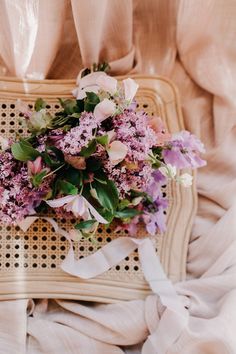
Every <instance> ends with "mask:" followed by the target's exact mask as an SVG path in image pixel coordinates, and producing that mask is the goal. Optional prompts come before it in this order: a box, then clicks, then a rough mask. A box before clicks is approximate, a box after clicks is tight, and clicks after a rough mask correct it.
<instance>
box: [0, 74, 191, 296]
mask: <svg viewBox="0 0 236 354" xmlns="http://www.w3.org/2000/svg"><path fill="white" fill-rule="evenodd" d="M133 78H134V79H135V80H137V82H138V83H139V85H140V88H139V91H138V94H137V101H138V105H139V108H140V109H144V110H145V111H146V112H148V113H149V114H150V115H158V116H160V117H162V119H163V120H164V121H165V123H166V125H167V128H168V130H169V131H170V132H177V131H179V130H181V129H184V125H183V119H182V116H181V111H180V104H179V98H178V93H177V90H176V88H175V87H174V85H173V84H172V83H171V82H170V81H169V80H167V79H165V78H161V77H148V76H133ZM119 79H122V78H119ZM74 86H75V82H74V81H71V80H66V81H65V80H63V81H59V80H44V81H28V80H27V81H24V80H17V79H11V78H0V117H1V118H0V134H1V135H7V136H9V137H15V133H16V132H20V133H22V127H21V126H20V125H19V124H18V117H19V113H18V112H17V110H16V108H15V102H16V100H17V99H18V98H20V99H21V100H24V101H26V102H27V103H29V104H32V103H33V101H34V100H35V99H36V98H37V97H42V98H44V99H45V100H46V101H47V102H48V106H47V108H48V110H50V111H52V112H55V111H57V110H58V109H59V105H58V101H57V98H58V97H64V98H69V97H70V96H71V90H72V88H73V87H74ZM164 193H166V195H167V196H168V198H169V199H170V207H169V209H168V212H167V217H168V225H167V232H166V233H165V234H164V235H157V236H156V237H155V246H156V251H157V252H158V254H159V257H160V260H161V263H162V265H163V267H164V270H165V272H166V273H167V275H168V276H169V278H170V279H171V280H172V281H174V282H176V281H179V280H183V279H184V278H185V266H186V256H187V247H188V242H189V235H190V231H191V226H192V221H193V217H194V215H195V211H196V190H195V186H194V185H193V186H192V188H189V189H184V188H182V187H180V186H179V185H178V186H176V185H175V184H169V185H168V186H167V187H166V190H165V191H164ZM73 222H74V220H70V221H68V220H63V219H62V220H60V225H62V226H63V227H65V228H66V229H69V228H70V226H71V223H73ZM0 230H1V231H0V239H1V242H0V299H16V298H29V297H34V298H67V299H81V300H91V301H100V302H104V303H105V302H108V303H109V302H115V301H120V300H132V299H138V298H145V297H146V296H147V295H148V294H149V293H150V292H151V291H150V289H149V287H148V285H147V283H146V282H145V280H144V278H143V275H142V271H141V269H140V266H139V259H138V254H137V253H136V252H133V254H131V255H130V256H129V257H127V258H126V259H125V260H123V261H122V262H121V263H120V264H119V265H117V266H116V267H113V268H112V269H110V270H109V271H108V272H106V273H104V274H102V275H101V276H99V277H97V278H95V279H91V280H87V281H84V280H81V279H79V278H76V277H73V276H70V275H68V274H66V273H64V272H63V271H62V270H61V269H60V263H61V262H62V260H63V259H64V258H65V255H66V254H67V251H68V247H69V246H68V242H67V241H66V239H65V238H64V237H61V236H59V235H57V234H55V233H54V231H53V229H52V228H51V225H50V224H48V223H47V222H46V221H44V220H39V221H37V222H35V224H34V225H32V226H31V228H30V229H29V231H28V232H27V233H23V232H22V231H21V230H20V229H19V228H18V227H16V228H13V227H5V226H1V227H0ZM140 233H142V232H141V230H140ZM139 236H140V235H139ZM115 237H117V236H116V235H114V233H113V230H112V229H107V230H105V229H103V228H100V229H98V235H97V244H95V245H94V244H91V243H90V242H89V241H82V242H81V243H80V244H79V245H78V248H77V247H76V250H75V251H76V253H77V257H78V258H81V257H86V256H87V255H89V254H91V253H93V252H95V251H96V250H97V249H98V248H99V247H101V246H102V245H104V244H105V243H107V242H109V241H111V240H112V239H113V238H115Z"/></svg>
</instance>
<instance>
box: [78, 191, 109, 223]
mask: <svg viewBox="0 0 236 354" xmlns="http://www.w3.org/2000/svg"><path fill="white" fill-rule="evenodd" d="M83 198H84V197H83ZM84 200H85V203H86V206H87V208H88V209H89V211H90V213H91V214H92V215H93V217H94V218H95V219H96V220H97V221H98V222H100V223H101V224H108V221H107V220H106V219H104V218H103V217H102V216H101V215H100V214H99V213H98V212H97V210H96V209H95V208H94V207H93V206H92V205H91V204H90V203H89V202H88V201H87V200H86V199H85V198H84Z"/></svg>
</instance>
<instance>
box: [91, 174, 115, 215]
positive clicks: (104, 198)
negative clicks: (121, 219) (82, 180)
mask: <svg viewBox="0 0 236 354" xmlns="http://www.w3.org/2000/svg"><path fill="white" fill-rule="evenodd" d="M93 188H95V189H96V192H97V196H98V200H99V203H100V204H101V205H102V206H103V207H104V208H105V209H107V210H108V211H110V212H112V213H113V214H114V213H115V211H116V209H117V206H118V203H119V195H118V190H117V188H116V186H115V184H114V182H112V181H110V180H107V183H106V184H102V183H99V182H97V181H95V182H93Z"/></svg>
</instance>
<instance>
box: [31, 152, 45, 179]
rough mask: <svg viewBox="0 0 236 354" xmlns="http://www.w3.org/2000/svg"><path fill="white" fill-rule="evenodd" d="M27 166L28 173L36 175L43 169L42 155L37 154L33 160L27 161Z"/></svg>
mask: <svg viewBox="0 0 236 354" xmlns="http://www.w3.org/2000/svg"><path fill="white" fill-rule="evenodd" d="M27 167H28V171H29V174H30V175H36V174H38V173H39V172H41V171H42V169H43V163H42V157H41V156H38V157H37V158H36V160H34V161H28V162H27Z"/></svg>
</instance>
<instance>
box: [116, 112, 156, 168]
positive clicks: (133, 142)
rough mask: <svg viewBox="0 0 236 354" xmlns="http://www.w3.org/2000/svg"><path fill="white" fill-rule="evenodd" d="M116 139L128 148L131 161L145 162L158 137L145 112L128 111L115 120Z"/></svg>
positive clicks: (128, 156)
mask: <svg viewBox="0 0 236 354" xmlns="http://www.w3.org/2000/svg"><path fill="white" fill-rule="evenodd" d="M113 122H114V129H115V132H116V139H117V140H119V141H121V142H122V143H124V144H125V145H126V146H127V147H128V154H127V158H128V159H129V160H130V161H133V162H138V161H145V160H147V158H148V154H149V153H150V151H151V148H152V147H153V146H155V145H156V144H157V136H156V133H155V132H154V130H153V129H152V128H151V127H150V126H149V125H148V119H147V114H146V113H145V112H134V111H129V110H126V111H125V112H124V113H123V114H120V115H118V116H116V117H115V118H114V119H113Z"/></svg>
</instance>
